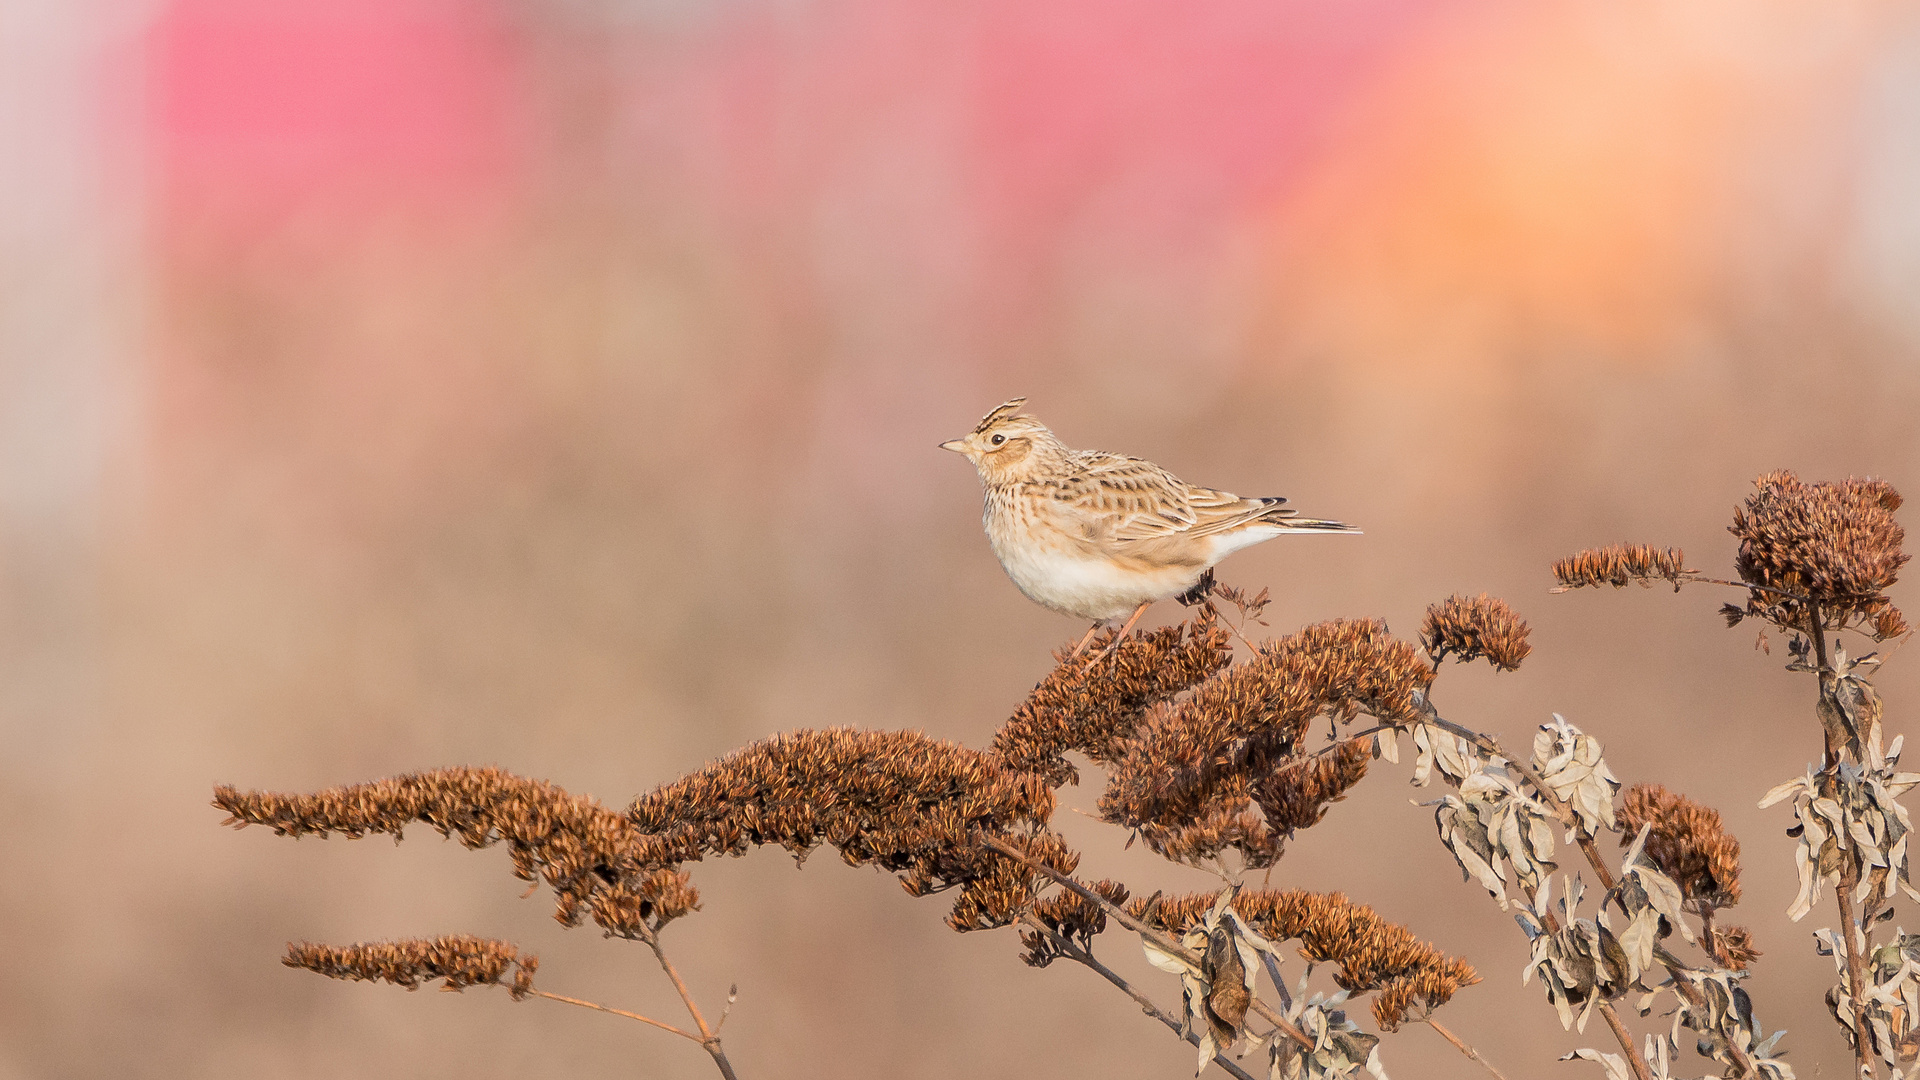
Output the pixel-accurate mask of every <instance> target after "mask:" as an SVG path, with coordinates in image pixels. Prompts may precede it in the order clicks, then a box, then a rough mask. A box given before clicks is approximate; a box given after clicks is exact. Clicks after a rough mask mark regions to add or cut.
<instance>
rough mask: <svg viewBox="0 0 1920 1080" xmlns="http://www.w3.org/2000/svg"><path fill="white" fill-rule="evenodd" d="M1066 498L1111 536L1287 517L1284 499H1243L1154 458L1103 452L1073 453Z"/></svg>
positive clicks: (1206, 531)
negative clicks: (1182, 476) (1198, 481)
mask: <svg viewBox="0 0 1920 1080" xmlns="http://www.w3.org/2000/svg"><path fill="white" fill-rule="evenodd" d="M1074 458H1075V460H1074V465H1075V469H1074V477H1073V480H1072V481H1071V482H1070V486H1069V488H1068V493H1069V497H1068V501H1069V502H1070V503H1071V504H1072V506H1073V508H1074V510H1075V511H1076V512H1077V513H1079V514H1081V515H1083V516H1084V517H1086V518H1088V519H1089V522H1090V524H1093V525H1094V526H1095V529H1096V531H1097V532H1098V533H1099V534H1100V535H1103V536H1105V537H1106V538H1108V539H1110V540H1115V541H1122V542H1125V541H1137V540H1160V539H1166V538H1168V537H1173V536H1210V535H1212V534H1214V533H1218V532H1224V531H1226V530H1229V529H1233V528H1235V527H1237V526H1240V525H1243V524H1246V523H1247V522H1249V521H1252V520H1254V519H1256V518H1260V517H1264V516H1268V515H1273V516H1284V515H1288V514H1291V513H1292V511H1291V510H1282V509H1280V504H1282V503H1284V502H1286V500H1285V499H1277V498H1275V499H1245V498H1241V497H1240V496H1238V495H1235V494H1233V493H1232V492H1228V491H1217V490H1215V489H1213V488H1204V487H1196V486H1195V485H1193V484H1189V483H1187V482H1186V481H1184V480H1181V479H1180V478H1179V477H1177V476H1175V475H1173V474H1172V473H1170V472H1168V471H1167V470H1165V469H1163V468H1161V467H1160V466H1158V465H1155V464H1154V463H1153V462H1151V461H1143V460H1141V459H1140V458H1132V457H1124V456H1122V455H1120V454H1108V453H1102V452H1100V451H1081V452H1079V453H1077V454H1075V455H1074Z"/></svg>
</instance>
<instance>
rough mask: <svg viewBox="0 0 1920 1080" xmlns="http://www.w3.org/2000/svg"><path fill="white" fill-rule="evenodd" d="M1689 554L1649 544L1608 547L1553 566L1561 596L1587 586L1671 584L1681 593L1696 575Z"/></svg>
mask: <svg viewBox="0 0 1920 1080" xmlns="http://www.w3.org/2000/svg"><path fill="white" fill-rule="evenodd" d="M1686 558H1687V557H1686V553H1684V552H1682V551H1681V550H1680V549H1679V548H1655V547H1648V546H1647V545H1645V544H1608V545H1607V546H1606V547H1601V548H1588V549H1587V550H1585V551H1581V552H1577V553H1575V554H1573V555H1569V556H1568V557H1566V558H1564V559H1561V560H1560V561H1559V562H1557V563H1554V564H1553V576H1554V577H1555V578H1557V579H1558V580H1559V582H1560V587H1559V589H1557V590H1555V591H1557V592H1564V591H1565V590H1567V589H1578V588H1580V587H1581V586H1583V585H1593V586H1596V587H1598V586H1601V585H1611V586H1613V587H1614V588H1616V589H1617V588H1620V587H1621V586H1624V585H1627V584H1630V583H1632V582H1636V581H1637V582H1639V583H1640V584H1642V585H1651V584H1652V583H1653V582H1655V581H1670V582H1672V583H1673V587H1674V588H1675V589H1678V588H1679V587H1680V583H1681V582H1683V581H1685V580H1686V579H1687V577H1688V575H1690V574H1691V573H1692V571H1691V570H1688V569H1687V568H1686Z"/></svg>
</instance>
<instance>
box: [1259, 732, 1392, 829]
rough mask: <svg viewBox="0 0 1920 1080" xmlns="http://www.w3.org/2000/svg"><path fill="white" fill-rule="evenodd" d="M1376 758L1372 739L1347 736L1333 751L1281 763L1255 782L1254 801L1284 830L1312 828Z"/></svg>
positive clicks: (1345, 794)
mask: <svg viewBox="0 0 1920 1080" xmlns="http://www.w3.org/2000/svg"><path fill="white" fill-rule="evenodd" d="M1372 757H1373V740H1372V739H1371V738H1359V739H1348V740H1347V741H1345V742H1343V743H1341V744H1339V745H1338V746H1336V747H1334V748H1333V749H1332V750H1329V751H1325V752H1322V753H1319V754H1314V755H1311V756H1308V757H1305V758H1302V759H1301V760H1299V761H1296V762H1294V763H1292V764H1290V765H1285V766H1282V767H1281V768H1280V769H1279V770H1277V771H1276V772H1274V773H1273V774H1272V775H1271V776H1268V777H1266V778H1265V779H1262V780H1259V781H1256V782H1255V783H1254V785H1253V795H1254V800H1255V801H1256V802H1258V803H1259V804H1260V810H1261V812H1262V813H1263V814H1265V815H1266V818H1267V824H1268V825H1269V826H1271V827H1272V828H1274V829H1277V830H1279V831H1281V832H1284V833H1289V834H1290V833H1292V832H1294V831H1295V830H1298V829H1306V828H1311V827H1312V826H1314V825H1318V824H1319V823H1320V819H1321V818H1323V817H1325V816H1326V814H1327V807H1329V806H1332V805H1333V804H1334V803H1337V802H1339V801H1340V800H1342V799H1344V798H1346V797H1347V792H1348V791H1349V790H1351V789H1352V787H1353V786H1354V785H1355V784H1358V783H1359V782H1360V781H1361V779H1363V778H1364V777H1365V776H1366V775H1367V762H1368V760H1369V759H1371V758H1372Z"/></svg>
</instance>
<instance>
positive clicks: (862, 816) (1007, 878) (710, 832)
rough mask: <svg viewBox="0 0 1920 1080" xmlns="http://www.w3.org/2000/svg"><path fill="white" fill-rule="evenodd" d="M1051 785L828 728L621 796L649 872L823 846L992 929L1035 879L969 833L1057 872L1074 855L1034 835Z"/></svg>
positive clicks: (920, 740)
mask: <svg viewBox="0 0 1920 1080" xmlns="http://www.w3.org/2000/svg"><path fill="white" fill-rule="evenodd" d="M1053 807H1054V795H1053V790H1052V789H1051V788H1050V787H1049V786H1048V785H1047V783H1046V781H1045V780H1043V779H1042V778H1041V777H1040V776H1037V775H1034V774H1032V773H1025V772H1016V771H1014V770H1012V769H1009V768H1007V766H1006V763H1005V761H1003V760H1002V759H1001V758H1000V756H999V755H997V754H993V753H986V752H982V751H979V750H972V749H969V748H967V747H964V746H959V745H957V744H954V743H950V742H943V741H941V740H939V739H934V738H930V737H928V736H926V735H923V734H921V733H920V732H917V731H861V730H856V729H853V728H830V729H827V730H824V731H792V732H787V733H786V734H783V735H776V736H774V737H773V738H771V739H766V740H763V741H761V742H757V743H754V744H753V745H751V746H748V747H746V748H744V749H741V750H738V751H736V752H734V753H732V754H729V755H728V756H727V757H725V758H722V759H721V760H719V761H716V762H713V763H711V764H709V765H707V766H706V767H704V768H702V769H699V770H697V771H695V772H693V773H690V774H688V775H687V776H684V777H682V778H681V779H679V780H676V781H674V782H672V783H670V784H667V785H665V786H664V787H661V788H659V789H658V790H656V791H653V792H651V793H649V794H647V795H643V796H641V797H640V798H638V799H635V800H634V802H633V806H632V808H631V809H630V810H629V811H628V817H629V819H630V820H631V823H632V824H633V825H634V826H635V827H637V828H638V829H639V830H640V831H641V832H642V833H643V834H644V835H643V837H642V838H641V840H640V841H639V850H640V852H641V853H642V855H643V857H644V858H645V859H646V860H647V861H648V862H649V863H650V864H651V865H660V866H671V865H677V864H679V863H683V862H693V861H696V860H699V859H701V858H704V857H706V856H708V855H742V854H745V853H746V852H747V850H748V849H750V848H753V847H757V846H760V845H763V844H779V845H781V846H782V847H784V848H786V849H787V850H788V851H790V852H792V853H793V854H794V855H795V856H796V857H799V858H805V857H806V855H807V854H808V853H810V852H811V851H813V849H814V848H816V847H818V846H819V845H821V844H828V845H831V846H832V847H833V848H835V849H836V850H838V851H839V852H840V857H841V858H842V859H843V860H845V861H846V862H847V864H848V865H850V866H860V865H864V864H868V863H871V864H873V865H876V866H879V867H880V868H881V869H884V870H890V871H895V872H898V873H900V874H901V875H902V878H901V884H902V885H903V886H904V887H905V888H906V890H907V891H908V892H910V893H912V894H913V895H915V896H923V895H926V894H927V893H931V892H936V891H939V890H941V889H945V888H948V887H951V886H956V885H958V886H962V891H961V896H960V899H959V900H957V901H956V902H955V904H954V909H953V914H952V916H951V917H950V919H949V922H950V924H951V925H953V926H954V928H955V929H963V930H974V929H986V928H988V927H992V926H1002V925H1005V924H1006V923H1008V922H1010V921H1012V920H1013V919H1015V918H1017V917H1018V916H1019V912H1020V911H1021V910H1023V909H1024V908H1025V907H1026V905H1027V904H1028V903H1030V902H1031V901H1032V897H1033V889H1034V882H1033V874H1032V871H1031V870H1029V869H1026V868H1018V869H1016V868H1012V867H1011V866H1010V865H1009V864H1008V863H1007V860H1005V859H1003V858H1001V857H999V856H996V855H993V854H992V853H991V852H989V851H987V850H986V849H985V848H982V847H980V846H979V845H978V844H977V843H976V842H975V839H974V835H975V833H976V832H979V833H985V834H989V835H992V836H996V837H998V838H1000V839H1003V840H1005V841H1006V842H1008V843H1011V844H1014V845H1016V846H1024V847H1027V848H1028V849H1029V850H1030V851H1031V852H1032V853H1033V855H1034V857H1035V858H1038V859H1040V860H1041V861H1043V862H1046V863H1047V864H1048V865H1049V866H1052V867H1054V868H1055V869H1057V870H1060V871H1061V872H1063V873H1071V872H1072V870H1073V864H1074V862H1075V861H1076V859H1077V856H1074V855H1073V854H1072V853H1071V852H1069V851H1067V850H1066V848H1065V847H1064V846H1063V845H1061V844H1060V843H1059V841H1058V838H1056V837H1053V836H1052V835H1051V834H1049V833H1046V832H1045V827H1046V823H1047V821H1048V820H1049V819H1050V818H1051V817H1052V815H1053Z"/></svg>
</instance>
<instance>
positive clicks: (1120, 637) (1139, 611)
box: [1094, 600, 1153, 660]
mask: <svg viewBox="0 0 1920 1080" xmlns="http://www.w3.org/2000/svg"><path fill="white" fill-rule="evenodd" d="M1152 606H1153V601H1151V600H1147V601H1144V602H1142V603H1141V605H1140V606H1139V607H1137V608H1134V609H1133V614H1131V615H1129V616H1127V621H1126V623H1125V625H1123V626H1121V627H1120V632H1119V633H1118V634H1115V635H1114V636H1113V640H1112V641H1110V642H1108V643H1107V647H1106V648H1104V649H1102V650H1100V655H1099V656H1096V657H1094V659H1096V660H1105V659H1106V658H1107V657H1109V656H1112V655H1113V650H1115V649H1117V648H1119V647H1120V643H1121V642H1122V641H1124V640H1126V637H1127V631H1129V630H1131V629H1133V624H1134V623H1137V622H1139V621H1140V616H1142V615H1145V614H1146V613H1147V609H1148V608H1150V607H1152Z"/></svg>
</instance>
